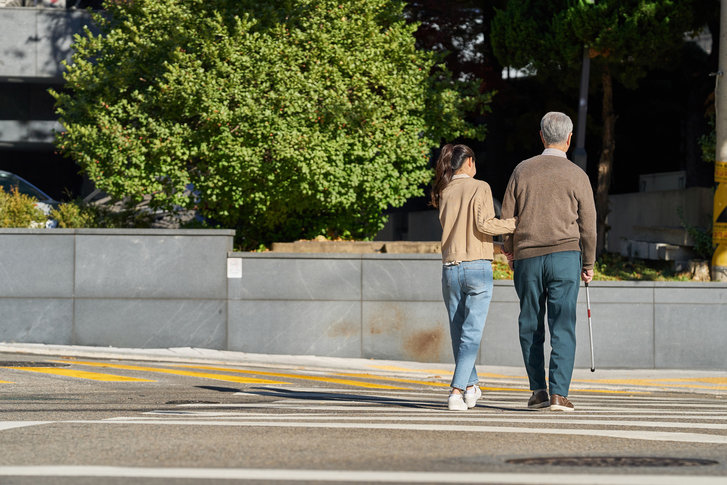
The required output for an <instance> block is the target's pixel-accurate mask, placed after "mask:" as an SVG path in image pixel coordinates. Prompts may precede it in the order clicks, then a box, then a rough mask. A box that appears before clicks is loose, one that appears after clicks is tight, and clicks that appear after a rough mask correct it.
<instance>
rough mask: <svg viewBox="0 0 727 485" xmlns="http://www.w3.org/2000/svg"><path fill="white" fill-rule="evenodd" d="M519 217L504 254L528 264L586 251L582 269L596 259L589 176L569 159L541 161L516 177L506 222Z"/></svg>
mask: <svg viewBox="0 0 727 485" xmlns="http://www.w3.org/2000/svg"><path fill="white" fill-rule="evenodd" d="M513 216H517V217H518V218H519V219H518V226H517V232H516V233H515V234H514V235H513V236H507V237H505V247H504V249H505V251H506V252H509V253H514V258H515V259H526V258H532V257H536V256H543V255H545V254H551V253H557V252H561V251H582V258H583V269H591V268H593V263H594V261H595V259H596V208H595V204H594V201H593V190H592V189H591V182H590V181H589V180H588V176H587V175H586V173H585V172H584V171H583V170H582V169H581V168H580V167H578V166H577V165H575V164H574V163H572V162H571V161H569V160H568V159H567V158H564V157H559V156H555V155H538V156H536V157H533V158H530V159H528V160H525V161H523V162H521V163H520V164H519V165H518V166H517V167H515V170H514V171H513V173H512V176H511V177H510V182H509V183H508V185H507V189H506V190H505V197H504V199H503V201H502V217H513Z"/></svg>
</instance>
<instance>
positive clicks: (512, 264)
mask: <svg viewBox="0 0 727 485" xmlns="http://www.w3.org/2000/svg"><path fill="white" fill-rule="evenodd" d="M502 254H504V255H505V257H507V265H508V266H509V267H510V269H511V270H513V271H514V270H515V263H513V260H512V259H513V257H514V255H513V253H508V252H506V251H503V252H502Z"/></svg>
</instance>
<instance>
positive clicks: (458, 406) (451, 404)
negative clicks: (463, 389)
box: [447, 399, 468, 411]
mask: <svg viewBox="0 0 727 485" xmlns="http://www.w3.org/2000/svg"><path fill="white" fill-rule="evenodd" d="M447 409H449V410H450V411H467V409H468V408H467V405H466V404H465V403H464V400H462V399H448V400H447Z"/></svg>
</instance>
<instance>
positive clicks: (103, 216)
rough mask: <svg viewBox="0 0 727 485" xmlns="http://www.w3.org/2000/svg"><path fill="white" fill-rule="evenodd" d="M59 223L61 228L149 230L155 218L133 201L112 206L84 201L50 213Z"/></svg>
mask: <svg viewBox="0 0 727 485" xmlns="http://www.w3.org/2000/svg"><path fill="white" fill-rule="evenodd" d="M50 217H51V219H55V220H56V221H58V227H59V228H68V229H73V228H82V227H92V228H104V229H111V228H122V227H136V228H140V227H141V228H148V227H151V225H152V223H153V222H154V216H153V214H151V213H150V212H148V211H145V210H143V209H141V208H139V207H138V206H137V205H136V204H134V203H133V202H131V201H117V202H115V203H111V204H102V205H96V204H89V203H86V202H83V201H82V200H76V201H73V202H66V203H63V204H61V205H60V206H58V209H54V210H52V211H51V213H50Z"/></svg>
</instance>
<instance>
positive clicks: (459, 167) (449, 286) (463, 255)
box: [431, 144, 517, 411]
mask: <svg viewBox="0 0 727 485" xmlns="http://www.w3.org/2000/svg"><path fill="white" fill-rule="evenodd" d="M475 173H476V168H475V155H474V153H473V152H472V150H471V149H470V148H469V147H467V146H465V145H449V144H448V145H445V146H444V147H443V148H442V151H441V153H440V155H439V159H438V160H437V173H436V177H435V179H434V185H433V187H432V193H431V196H432V205H433V206H434V207H437V208H439V222H440V223H441V224H442V263H443V267H442V294H443V296H444V304H445V306H446V307H447V313H448V314H449V329H450V335H451V336H452V350H453V351H454V361H455V368H454V376H453V377H452V384H451V386H452V389H451V391H450V394H449V400H448V403H447V404H448V407H449V409H451V410H453V411H466V410H467V409H468V408H472V407H474V406H475V404H476V403H477V399H479V398H480V396H482V391H481V390H480V388H479V386H478V385H477V371H476V370H475V361H476V360H477V354H478V352H479V348H480V341H481V340H482V331H483V330H484V328H485V320H486V319H487V311H488V309H489V307H490V300H491V299H492V259H493V257H494V247H493V244H492V236H496V235H499V234H510V233H512V232H514V231H515V224H516V222H517V218H512V219H506V220H500V219H496V218H495V209H494V205H493V203H492V191H491V190H490V186H489V185H488V184H487V182H484V181H482V180H475V179H474V176H475Z"/></svg>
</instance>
